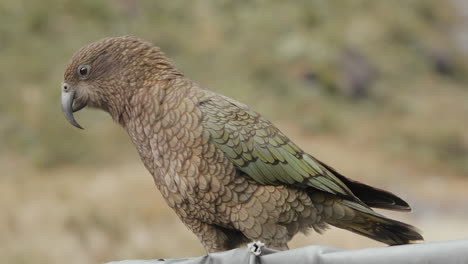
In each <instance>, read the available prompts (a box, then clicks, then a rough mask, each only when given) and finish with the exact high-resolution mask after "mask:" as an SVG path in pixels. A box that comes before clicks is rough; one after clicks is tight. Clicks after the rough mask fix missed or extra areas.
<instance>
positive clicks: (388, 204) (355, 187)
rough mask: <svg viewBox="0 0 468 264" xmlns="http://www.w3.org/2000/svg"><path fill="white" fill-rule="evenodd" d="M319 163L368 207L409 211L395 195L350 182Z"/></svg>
mask: <svg viewBox="0 0 468 264" xmlns="http://www.w3.org/2000/svg"><path fill="white" fill-rule="evenodd" d="M319 162H320V163H321V164H322V165H323V166H324V167H326V168H327V169H328V170H329V171H331V172H332V173H333V174H334V175H335V176H336V177H338V178H339V179H340V180H341V181H342V182H343V183H344V184H346V186H348V188H349V189H350V190H351V191H352V192H353V194H354V195H356V196H357V197H358V198H359V199H360V200H361V201H362V202H364V203H365V204H366V205H368V206H369V207H374V208H381V209H388V210H395V211H411V207H410V206H409V204H408V203H407V202H405V201H404V200H403V199H401V198H400V197H398V196H396V195H395V194H393V193H391V192H388V191H385V190H382V189H379V188H375V187H372V186H369V185H367V184H364V183H361V182H358V181H355V180H351V179H349V178H347V177H345V176H343V175H342V174H340V173H339V172H337V171H336V170H335V169H334V168H332V167H330V166H328V165H327V164H325V163H323V162H321V161H319Z"/></svg>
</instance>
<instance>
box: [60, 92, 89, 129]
mask: <svg viewBox="0 0 468 264" xmlns="http://www.w3.org/2000/svg"><path fill="white" fill-rule="evenodd" d="M75 95H76V91H75V90H74V89H72V88H71V87H70V86H69V85H67V84H63V86H62V98H61V105H62V112H63V114H64V115H65V118H66V119H67V120H68V122H70V124H72V125H73V126H75V127H77V128H80V129H83V127H81V126H80V124H78V122H77V121H76V120H75V117H74V116H73V113H74V112H76V111H79V110H81V109H82V108H83V107H85V106H86V103H83V104H80V105H76V103H75V104H73V102H74V100H75Z"/></svg>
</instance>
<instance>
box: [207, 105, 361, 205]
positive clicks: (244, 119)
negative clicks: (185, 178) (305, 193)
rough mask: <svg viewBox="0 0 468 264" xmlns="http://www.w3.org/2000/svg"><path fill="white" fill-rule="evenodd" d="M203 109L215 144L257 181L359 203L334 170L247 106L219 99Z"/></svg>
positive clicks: (208, 129)
mask: <svg viewBox="0 0 468 264" xmlns="http://www.w3.org/2000/svg"><path fill="white" fill-rule="evenodd" d="M200 109H201V111H202V112H203V121H202V122H203V126H204V128H205V129H206V130H207V131H208V132H209V136H210V140H211V142H212V143H214V144H215V145H216V147H218V148H219V149H220V150H222V151H223V152H224V153H225V154H226V156H227V157H228V159H229V160H230V161H231V162H233V163H234V164H235V165H236V166H237V168H238V169H239V170H241V171H243V172H244V173H245V174H247V175H248V176H249V177H251V178H252V179H253V180H255V181H256V182H258V183H260V184H273V185H278V184H288V185H294V186H297V187H300V188H310V187H312V188H315V189H319V190H322V191H325V192H329V193H332V194H340V195H343V196H347V197H349V198H352V200H357V201H359V199H358V198H357V197H355V196H354V195H353V193H352V192H351V191H350V190H349V188H348V187H347V186H346V185H345V184H344V183H343V182H342V181H340V180H339V179H338V178H337V177H336V176H335V175H334V174H333V173H332V172H331V171H329V170H328V169H327V168H326V167H325V166H323V165H322V164H321V163H320V162H319V161H317V160H316V159H314V158H313V157H312V156H310V155H309V154H307V153H305V152H304V151H302V150H301V149H300V148H299V147H298V146H297V145H296V144H294V143H293V142H292V141H291V140H289V139H288V138H287V137H286V136H285V135H284V134H283V133H281V131H279V130H278V129H277V128H276V127H275V126H273V125H272V124H271V123H270V122H269V121H268V120H266V119H264V118H262V117H261V116H260V115H259V114H258V113H256V112H254V111H252V110H250V109H249V108H248V107H247V106H244V105H242V104H240V103H238V102H236V101H234V100H232V99H229V98H226V97H223V96H219V97H216V98H215V100H207V101H204V102H203V103H202V104H200Z"/></svg>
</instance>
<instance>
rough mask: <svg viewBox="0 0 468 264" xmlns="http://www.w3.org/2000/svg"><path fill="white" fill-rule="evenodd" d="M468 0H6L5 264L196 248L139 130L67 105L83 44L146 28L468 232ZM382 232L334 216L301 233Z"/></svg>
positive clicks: (2, 38) (336, 160) (344, 240)
mask: <svg viewBox="0 0 468 264" xmlns="http://www.w3.org/2000/svg"><path fill="white" fill-rule="evenodd" d="M467 24H468V4H467V2H466V1H464V0H450V1H449V0H447V1H439V0H408V1H364V0H343V1H327V0H312V1H311V0H299V1H279V0H278V1H260V0H258V1H227V0H220V1H214V0H212V1H209V0H207V1H201V0H200V1H182V0H172V1H150V0H147V1H132V0H106V1H94V0H82V1H71V0H65V1H62V0H42V1H26V0H2V1H1V2H0V168H1V171H2V172H1V175H0V209H1V214H0V262H2V263H11V264H16V263H33V262H34V263H67V264H75V263H101V262H105V261H111V260H119V259H131V258H133V259H135V258H170V257H172V258H174V257H186V256H198V255H202V254H204V251H203V249H202V247H201V246H200V244H199V243H198V240H197V239H196V237H195V236H194V235H192V234H191V232H190V231H188V229H186V228H185V226H184V225H183V224H181V222H180V221H179V220H178V219H177V218H176V216H175V214H174V213H173V212H172V211H171V210H170V209H169V208H168V207H167V206H166V204H165V202H164V201H163V200H162V198H161V196H160V194H159V192H158V190H157V189H156V188H155V187H154V186H153V180H152V178H151V176H150V175H149V173H148V172H147V171H146V170H145V169H144V167H143V165H142V163H141V162H140V160H139V158H138V155H137V153H136V151H135V149H134V148H133V146H132V145H131V142H130V139H129V138H128V136H127V135H126V134H125V132H124V131H123V130H122V129H121V128H119V127H118V126H117V125H116V124H114V123H113V122H112V120H111V118H110V117H109V116H108V115H107V114H105V113H101V112H98V111H93V110H85V111H82V112H80V113H79V114H77V115H76V117H77V119H78V120H79V121H80V123H81V124H82V125H83V126H84V127H85V128H86V129H85V130H84V131H80V130H78V129H76V128H74V127H72V126H71V125H70V124H68V122H67V121H65V119H64V118H63V116H62V113H61V111H60V106H59V98H60V83H61V81H62V78H63V77H62V76H63V71H64V68H65V67H66V65H67V62H68V60H69V59H70V57H71V56H72V54H73V53H74V52H75V51H76V50H77V49H78V48H80V47H81V46H82V45H85V44H87V43H90V42H93V41H96V40H98V39H100V38H103V37H107V36H118V35H127V34H131V35H136V36H139V37H141V38H144V39H146V40H148V41H150V42H153V43H155V44H156V45H158V46H160V47H161V48H162V49H163V50H164V51H165V52H166V54H167V55H168V56H169V57H171V58H172V59H173V60H174V62H175V64H176V65H177V67H178V68H179V69H180V70H181V71H183V72H184V73H185V74H186V75H187V76H190V77H191V78H192V79H194V80H195V81H197V82H198V83H200V84H202V85H204V86H206V87H208V88H210V89H212V90H215V91H217V92H220V93H223V94H225V95H227V96H230V97H233V98H236V99H238V100H240V101H242V102H244V103H246V104H249V105H251V106H252V107H253V108H254V109H256V110H257V111H259V112H261V113H262V114H264V115H265V116H266V117H267V118H269V119H270V120H272V121H273V122H274V123H275V124H277V125H278V126H279V127H280V128H281V129H282V130H283V131H284V132H285V133H286V134H287V135H288V136H289V137H290V138H291V139H293V140H294V141H295V142H296V143H297V144H298V145H300V146H302V147H303V148H304V149H305V150H307V151H308V152H310V153H312V154H313V155H314V156H316V157H318V158H319V159H321V160H323V161H325V162H326V163H328V164H330V165H331V166H333V167H335V168H337V169H338V170H339V171H340V172H342V173H343V174H345V175H347V176H349V177H352V178H354V179H357V180H360V181H364V182H366V183H368V184H371V185H375V186H378V187H381V188H385V189H388V190H390V191H392V192H394V193H397V194H398V195H400V196H401V197H402V198H404V199H405V200H407V201H408V202H409V203H410V204H411V205H412V206H413V212H412V213H410V214H404V213H395V212H383V213H384V214H386V215H388V216H391V217H394V218H397V219H399V220H402V221H406V222H408V223H410V224H414V225H416V226H418V227H419V228H421V229H422V230H423V232H424V236H425V238H426V240H427V241H440V240H451V239H463V238H467V237H468V228H466V219H467V218H468V207H467V202H468V191H467V190H466V186H468V133H467V130H468V87H467V84H468V76H467V73H468V60H467V59H468V29H467V28H468V27H467V26H468V25H467ZM312 244H318V245H325V246H332V247H339V248H345V249H355V248H364V247H376V246H379V247H380V246H383V244H379V243H377V242H374V241H371V240H369V239H367V238H363V237H361V236H358V235H354V234H352V233H349V232H347V231H341V230H338V229H335V228H332V229H330V230H329V231H328V232H327V233H326V234H325V235H323V236H320V235H317V234H310V235H308V236H303V235H298V236H296V237H295V238H294V239H293V240H292V242H291V247H293V248H294V247H302V246H306V245H312Z"/></svg>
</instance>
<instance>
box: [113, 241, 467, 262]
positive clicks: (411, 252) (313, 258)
mask: <svg viewBox="0 0 468 264" xmlns="http://www.w3.org/2000/svg"><path fill="white" fill-rule="evenodd" d="M111 263H112V264H156V263H160V264H164V263H168V264H169V263H177V264H195V263H203V264H204V263H210V264H211V263H213V264H216V263H227V264H231V263H232V264H237V263H250V264H254V263H262V264H284V263H287V264H289V263H291V264H292V263H319V264H339V263H343V264H344V263H346V264H358V263H359V264H367V263H369V264H375V263H378V264H395V263H411V264H419V263H425V264H427V263H434V264H436V263H450V264H456V263H468V240H454V241H445V242H432V243H424V244H413V245H404V246H393V247H382V248H367V249H361V250H342V249H336V248H330V247H323V246H309V247H304V248H298V249H293V250H288V251H274V250H271V249H263V250H262V255H261V256H258V257H256V256H255V255H254V254H253V253H251V252H250V251H249V249H247V248H240V249H234V250H230V251H226V252H220V253H214V254H210V255H206V256H202V257H196V258H185V259H166V260H124V261H115V262H109V263H108V264H111Z"/></svg>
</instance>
